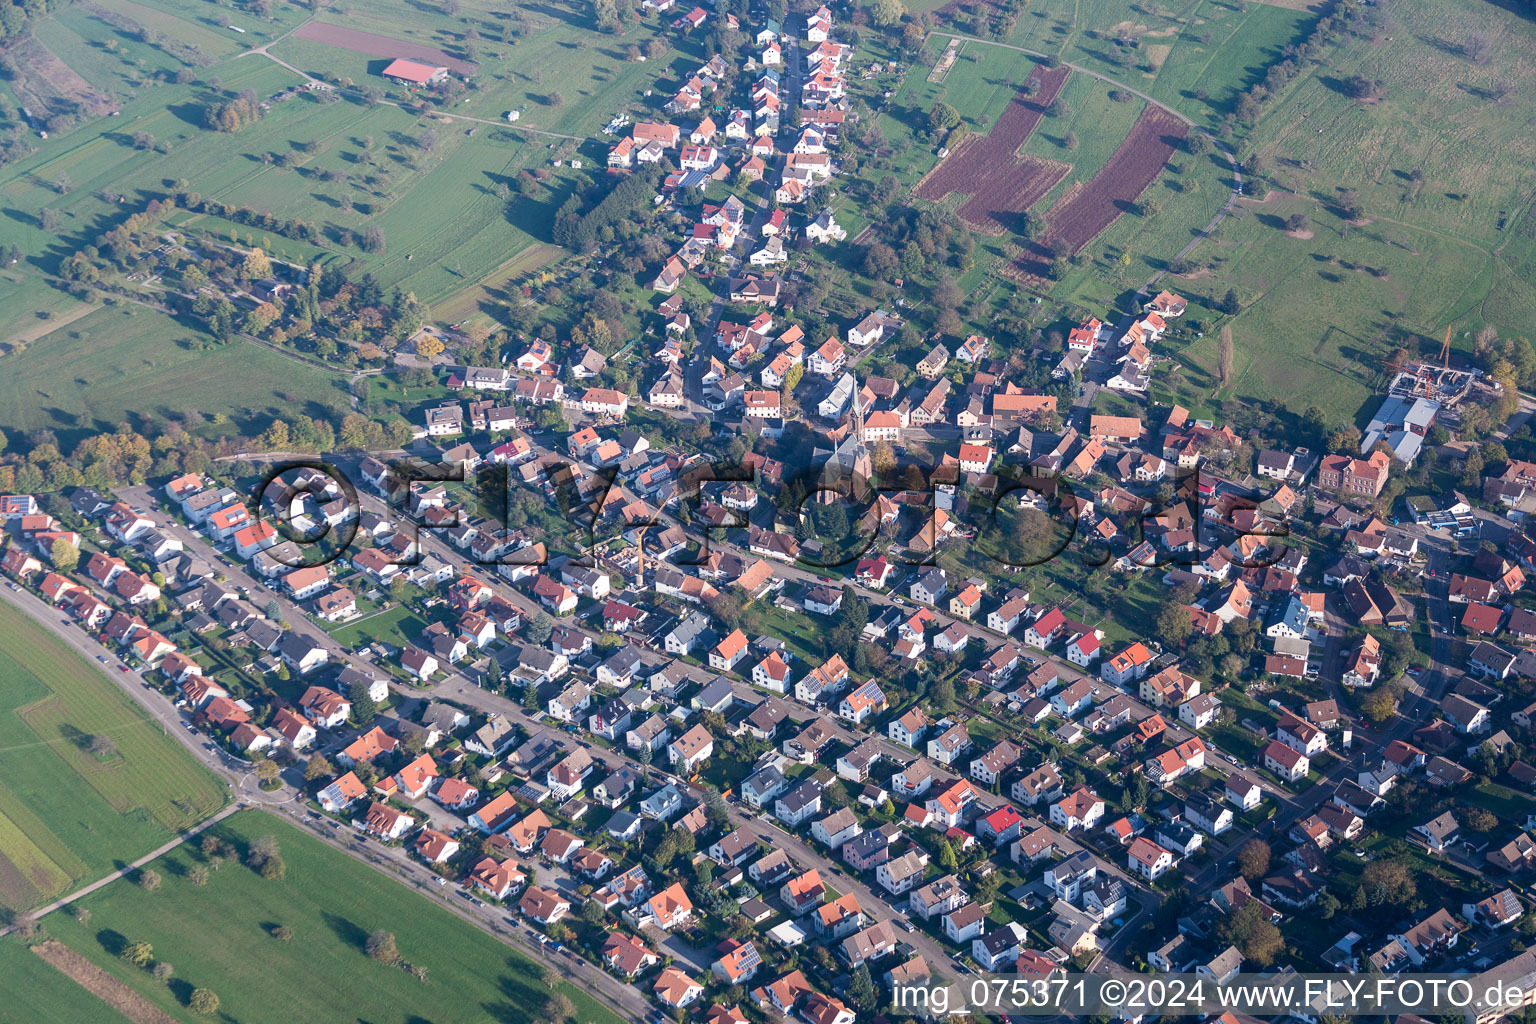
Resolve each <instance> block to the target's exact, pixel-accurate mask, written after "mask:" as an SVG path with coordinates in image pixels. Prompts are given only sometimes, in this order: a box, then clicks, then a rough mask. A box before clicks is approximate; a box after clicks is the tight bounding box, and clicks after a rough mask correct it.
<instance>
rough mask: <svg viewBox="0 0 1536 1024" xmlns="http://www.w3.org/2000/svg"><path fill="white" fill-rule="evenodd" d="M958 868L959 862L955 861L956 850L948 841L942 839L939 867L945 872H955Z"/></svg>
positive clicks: (940, 842)
mask: <svg viewBox="0 0 1536 1024" xmlns="http://www.w3.org/2000/svg"><path fill="white" fill-rule="evenodd" d="M958 866H959V861H958V860H956V859H955V848H954V847H953V846H951V845H949V840H948V839H940V840H939V867H941V868H943V869H944V870H945V871H953V870H955V868H956V867H958Z"/></svg>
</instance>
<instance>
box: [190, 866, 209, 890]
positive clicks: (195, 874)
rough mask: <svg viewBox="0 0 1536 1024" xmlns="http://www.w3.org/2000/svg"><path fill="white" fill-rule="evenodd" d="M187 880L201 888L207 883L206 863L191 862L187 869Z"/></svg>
mask: <svg viewBox="0 0 1536 1024" xmlns="http://www.w3.org/2000/svg"><path fill="white" fill-rule="evenodd" d="M187 881H189V882H191V883H192V884H193V885H195V886H197V887H198V888H202V887H203V886H205V885H207V884H208V865H206V864H193V865H192V866H191V867H190V868H188V869H187Z"/></svg>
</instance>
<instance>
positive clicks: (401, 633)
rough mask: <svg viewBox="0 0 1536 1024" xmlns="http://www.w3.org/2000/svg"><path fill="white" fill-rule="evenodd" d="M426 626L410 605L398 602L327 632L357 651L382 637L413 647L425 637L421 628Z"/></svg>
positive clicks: (385, 640) (391, 642)
mask: <svg viewBox="0 0 1536 1024" xmlns="http://www.w3.org/2000/svg"><path fill="white" fill-rule="evenodd" d="M426 628H427V624H426V623H425V622H423V621H422V620H421V619H420V618H418V617H417V616H416V614H415V613H413V612H412V611H411V609H410V608H409V607H408V606H406V605H403V604H402V605H396V606H395V607H393V608H391V609H389V611H386V612H379V613H377V614H375V615H368V616H365V617H363V618H361V619H357V620H355V621H353V622H349V623H347V624H346V625H343V626H337V627H335V628H332V629H329V630H327V631H328V632H329V633H330V634H331V636H332V637H334V638H335V639H336V642H337V643H339V644H342V645H344V646H345V647H346V648H347V649H348V650H355V649H356V648H358V647H360V646H362V645H363V644H371V643H373V642H374V641H375V640H382V641H384V642H385V643H387V644H394V645H395V646H397V647H401V648H405V647H409V646H410V645H411V644H414V643H415V642H416V640H415V638H416V637H419V636H421V631H422V630H423V629H426Z"/></svg>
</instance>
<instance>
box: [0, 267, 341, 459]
mask: <svg viewBox="0 0 1536 1024" xmlns="http://www.w3.org/2000/svg"><path fill="white" fill-rule="evenodd" d="M43 294H47V293H43ZM4 366H5V373H4V374H3V375H0V407H3V408H4V409H6V411H7V416H6V426H7V427H9V428H11V429H14V430H20V431H30V430H40V429H44V428H46V429H49V430H52V431H54V432H55V433H56V434H57V435H58V436H59V438H60V440H61V441H63V442H64V443H65V444H66V445H72V444H73V443H74V441H76V440H77V439H78V438H79V437H83V436H86V435H89V434H92V433H97V432H100V431H108V432H110V431H112V430H114V429H116V427H117V425H118V424H119V423H123V422H138V421H140V420H141V419H142V418H144V417H169V416H176V417H180V416H182V415H183V414H185V413H186V412H187V411H188V410H196V411H197V412H199V413H201V414H202V415H203V416H205V417H209V418H216V417H219V416H223V417H225V418H226V419H227V421H228V424H229V426H228V428H227V429H228V430H230V431H234V430H243V431H247V432H251V431H253V430H254V431H259V430H260V429H264V426H265V423H266V421H267V420H268V419H269V418H270V417H271V416H274V415H279V414H281V415H284V416H295V415H300V414H305V415H311V416H313V415H316V414H317V413H319V412H321V411H323V410H325V409H329V408H333V407H335V408H345V407H346V405H347V390H346V389H347V380H346V378H345V377H344V376H342V375H340V374H334V373H330V372H327V371H325V370H323V369H320V368H319V367H316V366H313V365H311V364H309V363H306V362H302V361H300V360H297V359H294V358H292V357H290V356H287V355H284V354H281V353H279V352H276V351H274V350H272V349H268V348H265V347H263V346H261V345H258V344H255V343H253V342H242V341H235V342H230V343H229V344H226V345H219V344H216V343H212V342H210V341H209V340H208V338H207V336H206V335H204V334H202V333H200V332H198V331H197V330H195V329H193V328H191V327H188V326H185V325H183V324H180V323H178V322H177V321H175V320H173V319H171V318H170V317H168V316H166V315H164V314H163V313H160V312H158V311H156V310H153V309H147V308H143V307H139V306H135V305H131V304H127V303H119V304H117V305H111V306H103V307H100V308H98V309H96V310H95V311H94V312H91V313H89V314H88V315H86V316H82V317H79V318H78V319H73V320H71V321H70V322H69V323H67V324H63V325H61V326H59V327H57V328H56V329H54V330H52V331H50V332H49V333H47V334H44V335H42V336H41V337H38V338H36V339H34V340H32V341H31V342H30V343H28V344H27V346H26V350H25V351H23V352H20V353H17V354H12V355H8V356H6V357H5V364H4ZM205 429H208V430H210V431H212V432H214V433H220V432H223V430H222V429H221V425H220V424H219V423H218V422H217V421H216V420H215V422H211V423H209V424H207V425H206V427H205Z"/></svg>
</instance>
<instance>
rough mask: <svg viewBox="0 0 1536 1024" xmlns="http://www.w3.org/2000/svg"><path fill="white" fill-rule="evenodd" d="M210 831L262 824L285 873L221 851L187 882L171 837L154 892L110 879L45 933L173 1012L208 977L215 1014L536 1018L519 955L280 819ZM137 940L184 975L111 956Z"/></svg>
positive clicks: (279, 1023)
mask: <svg viewBox="0 0 1536 1024" xmlns="http://www.w3.org/2000/svg"><path fill="white" fill-rule="evenodd" d="M214 831H215V833H216V834H218V835H220V836H221V837H222V838H224V839H226V840H228V841H230V842H231V843H232V844H233V845H234V846H235V847H236V848H237V849H238V850H240V851H243V850H244V849H245V847H246V846H247V845H248V844H249V843H250V842H251V841H252V840H253V839H255V838H256V837H258V836H262V835H273V836H275V837H276V838H277V840H278V842H279V844H280V845H281V848H282V857H283V860H284V861H285V862H286V865H287V874H286V877H285V878H284V879H283V880H282V881H280V882H271V881H264V880H263V879H261V878H260V877H259V876H257V875H256V873H255V872H252V871H250V870H248V869H246V868H245V867H243V866H241V865H240V864H239V863H236V862H235V860H233V859H231V860H229V861H227V862H226V863H225V865H224V866H223V867H222V868H221V869H220V870H219V871H217V872H215V873H213V877H212V879H211V880H210V881H209V883H208V884H207V885H206V886H202V887H198V886H194V885H192V884H191V882H189V881H188V880H187V878H186V872H187V869H188V868H189V867H190V866H191V865H192V864H193V863H196V862H197V860H198V856H199V855H198V854H197V853H195V852H194V851H192V850H191V849H189V848H187V847H182V848H179V849H177V850H175V851H173V852H172V853H170V854H168V855H167V856H166V857H164V858H162V859H161V860H160V861H157V862H155V864H154V867H155V869H156V870H157V871H159V873H160V874H161V875H162V876H163V877H164V878H165V883H164V885H163V886H162V887H161V889H160V891H159V892H155V893H148V892H145V891H144V890H143V889H141V888H139V887H138V886H136V885H133V884H132V883H131V882H127V881H118V882H114V883H112V884H111V885H108V886H106V887H105V888H103V889H101V890H100V891H99V892H96V893H93V894H91V895H90V896H88V897H86V898H85V900H84V901H83V903H84V905H85V906H87V907H88V908H89V909H90V911H91V922H90V925H89V926H88V927H84V928H82V927H81V926H80V925H78V924H77V923H76V922H75V921H74V920H72V919H70V918H67V917H65V916H64V915H55V916H53V917H50V918H49V919H48V921H47V925H48V931H49V933H50V934H51V935H52V936H54V937H55V938H57V939H59V940H60V941H62V942H64V943H65V944H66V945H68V946H69V947H70V948H72V949H74V950H75V951H77V952H79V953H81V954H83V955H84V956H85V957H87V958H89V959H90V960H91V961H93V962H94V963H96V964H98V965H99V966H100V967H102V968H103V969H105V970H106V971H108V972H109V973H110V974H112V975H113V976H114V977H116V978H119V979H120V980H122V981H124V982H126V983H127V984H128V985H129V986H131V987H132V988H133V989H135V990H136V991H138V992H139V993H141V994H142V995H143V996H145V997H146V998H147V999H149V1000H150V1002H152V1003H153V1004H155V1005H156V1006H158V1007H160V1008H162V1009H164V1010H166V1011H167V1012H169V1013H171V1014H174V1015H178V1016H183V1017H184V1016H185V1015H186V1011H185V1007H184V1005H183V1003H182V1002H181V1001H180V999H179V997H181V996H184V993H185V991H186V988H187V986H192V985H201V986H207V987H208V988H211V989H213V990H214V991H215V992H217V993H218V994H219V998H220V1000H221V1002H222V1012H223V1013H224V1014H227V1015H228V1016H229V1017H230V1018H231V1019H235V1020H239V1021H242V1022H245V1024H288V1022H290V1021H295V1020H313V1019H315V1009H314V1008H315V1007H317V1006H324V1007H330V1008H332V1009H333V1010H335V1011H337V1012H338V1013H340V1012H344V1013H345V1014H346V1016H347V1018H348V1019H358V1020H366V1021H372V1022H374V1024H408V1022H411V1021H421V1020H456V1021H502V1022H507V1024H512V1022H516V1021H525V1020H531V1019H533V1018H534V1017H536V1016H537V1015H538V1013H539V1008H540V1007H541V1006H542V1005H543V1002H544V1000H545V999H546V998H547V997H548V995H549V991H548V989H547V988H546V987H545V985H544V983H543V981H542V980H541V978H540V967H539V966H538V965H537V964H535V963H534V962H533V961H532V960H529V959H528V958H526V957H524V956H522V955H520V954H518V953H516V952H514V951H512V950H511V949H509V948H508V947H506V946H504V945H503V944H501V943H500V942H498V941H496V940H495V939H493V938H491V937H490V936H488V935H485V934H484V933H483V932H481V931H479V930H478V929H476V928H474V927H472V926H470V925H469V924H467V923H466V922H464V921H462V920H460V919H459V918H458V917H455V916H454V915H453V914H451V913H450V912H448V911H447V910H445V909H443V908H441V907H439V906H437V905H435V904H433V903H431V902H429V901H428V900H427V899H426V898H424V897H422V896H419V895H417V894H416V893H414V892H412V891H411V890H410V889H408V888H406V887H405V886H404V885H402V884H400V883H399V882H398V881H396V880H394V879H392V878H390V877H387V876H385V875H383V874H381V873H380V872H378V871H376V870H375V869H374V868H372V867H370V866H368V865H366V864H363V863H360V862H358V861H355V860H353V859H352V858H350V857H348V856H346V855H345V854H343V853H340V852H338V851H335V850H332V849H330V848H329V847H327V846H325V845H324V844H322V843H321V842H319V841H318V840H315V839H312V838H310V837H309V836H307V835H305V834H303V833H301V832H299V831H298V830H296V829H294V828H292V827H290V826H289V825H287V824H286V823H285V822H282V821H280V820H278V819H276V818H274V817H272V816H270V815H267V814H265V813H261V812H254V811H249V812H242V813H240V814H237V815H234V816H233V817H231V818H228V819H226V820H225V821H223V822H221V823H220V824H219V825H218V826H216V827H215V830H214ZM279 924H281V925H284V926H285V927H288V928H290V929H292V930H293V934H294V937H293V940H292V941H291V942H279V941H277V940H276V939H274V938H272V936H271V930H272V929H273V928H274V927H276V926H277V925H279ZM375 929H384V930H387V931H391V932H393V933H394V935H395V937H396V940H397V943H398V945H399V948H400V954H401V956H402V957H404V958H405V959H406V960H407V961H409V962H410V963H412V964H415V965H419V966H421V967H424V968H425V969H426V981H425V982H422V981H418V980H417V979H416V978H414V977H412V975H411V974H409V973H408V972H406V971H404V970H402V969H400V968H399V967H391V966H387V965H385V964H380V963H376V962H374V961H371V960H369V959H368V957H367V956H366V955H365V954H364V952H363V944H364V941H365V940H366V939H367V937H368V935H369V933H371V932H372V931H374V930H375ZM141 940H142V941H146V942H149V943H151V944H152V945H153V946H154V949H155V956H156V958H157V959H163V960H166V961H169V962H170V963H172V964H174V965H175V966H176V975H177V977H178V978H182V979H185V985H183V986H178V985H174V984H173V985H171V986H166V985H164V984H162V983H160V982H157V981H155V980H154V979H153V978H151V977H150V976H149V975H148V974H147V973H146V972H144V971H142V970H139V969H137V968H134V967H131V966H129V965H127V964H125V963H123V962H122V961H120V960H119V959H118V958H117V956H116V953H117V951H118V948H119V947H120V944H121V943H123V942H125V941H141ZM27 955H31V954H27ZM559 991H561V992H563V993H564V994H565V995H566V996H567V997H569V998H570V999H571V1001H572V1003H573V1004H574V1005H575V1008H576V1014H577V1018H578V1019H579V1020H582V1021H591V1022H597V1024H610V1022H612V1024H617V1022H618V1020H619V1018H618V1017H617V1016H616V1015H615V1014H614V1013H613V1012H611V1011H610V1010H608V1009H607V1008H606V1007H604V1006H603V1005H602V1004H600V1003H598V1002H597V1001H596V1000H595V999H594V998H593V997H592V996H591V995H589V994H588V993H587V992H585V991H584V990H581V989H579V988H576V987H575V986H572V985H570V984H568V983H562V984H561V985H560V986H559ZM333 1016H335V1014H333ZM55 1019H56V1018H55Z"/></svg>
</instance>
